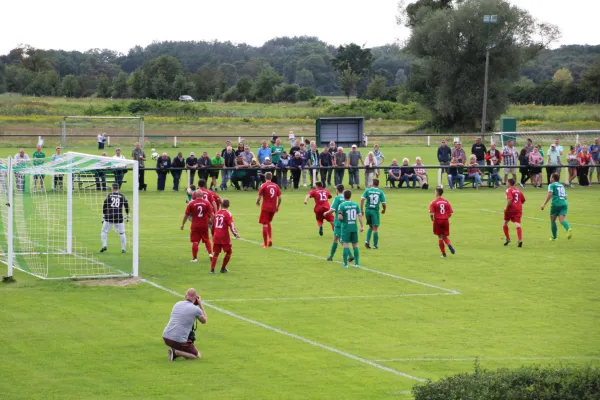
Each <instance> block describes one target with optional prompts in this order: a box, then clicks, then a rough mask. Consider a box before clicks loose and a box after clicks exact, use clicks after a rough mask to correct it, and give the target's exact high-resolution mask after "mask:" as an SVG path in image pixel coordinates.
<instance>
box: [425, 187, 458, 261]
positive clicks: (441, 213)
mask: <svg viewBox="0 0 600 400" xmlns="http://www.w3.org/2000/svg"><path fill="white" fill-rule="evenodd" d="M443 194H444V189H442V188H441V187H437V188H435V200H433V201H432V202H431V204H429V216H430V217H431V220H432V221H433V234H434V235H436V236H437V237H438V244H439V246H440V250H441V251H442V257H443V258H446V248H445V247H444V244H446V245H448V249H449V250H450V253H452V254H454V253H455V251H454V247H452V243H450V238H449V237H448V236H450V221H448V219H449V218H450V217H451V216H452V213H453V212H454V211H453V210H452V206H451V205H450V202H449V201H448V200H446V199H444V198H443V197H442V195H443Z"/></svg>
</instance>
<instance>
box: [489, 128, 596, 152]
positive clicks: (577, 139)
mask: <svg viewBox="0 0 600 400" xmlns="http://www.w3.org/2000/svg"><path fill="white" fill-rule="evenodd" d="M597 137H600V130H595V131H531V132H496V133H494V142H495V143H496V144H497V145H501V146H505V145H506V143H508V141H509V140H514V141H515V145H517V146H518V147H522V146H525V145H526V144H527V139H531V140H532V141H533V144H534V145H536V144H540V145H541V146H542V149H543V150H544V151H546V149H548V148H549V147H550V145H551V144H552V143H554V141H555V140H556V139H558V140H559V143H560V145H562V146H563V148H564V151H565V154H566V152H568V151H569V146H575V145H576V144H578V143H579V144H581V145H583V144H584V143H585V144H587V145H588V146H590V145H592V144H594V139H595V138H597Z"/></svg>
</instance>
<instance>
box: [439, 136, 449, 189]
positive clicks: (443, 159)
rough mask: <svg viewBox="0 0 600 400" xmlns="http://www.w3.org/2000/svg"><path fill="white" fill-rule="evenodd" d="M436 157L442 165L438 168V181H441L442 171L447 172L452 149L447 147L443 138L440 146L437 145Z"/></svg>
mask: <svg viewBox="0 0 600 400" xmlns="http://www.w3.org/2000/svg"><path fill="white" fill-rule="evenodd" d="M437 159H438V162H439V163H440V166H441V167H442V168H440V169H439V170H438V182H440V183H441V182H442V176H443V174H444V172H445V173H446V174H447V173H448V166H449V165H450V160H451V159H452V149H451V148H450V147H448V145H447V144H446V141H445V140H442V144H441V145H440V147H438V151H437Z"/></svg>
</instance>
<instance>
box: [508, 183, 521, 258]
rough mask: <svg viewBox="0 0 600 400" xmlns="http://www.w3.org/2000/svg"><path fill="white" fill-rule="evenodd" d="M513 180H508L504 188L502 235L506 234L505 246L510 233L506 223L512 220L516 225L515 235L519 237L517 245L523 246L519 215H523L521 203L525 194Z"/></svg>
mask: <svg viewBox="0 0 600 400" xmlns="http://www.w3.org/2000/svg"><path fill="white" fill-rule="evenodd" d="M515 183H516V182H515V180H514V179H512V178H511V179H509V180H508V189H506V206H505V207H504V226H503V229H504V236H506V242H505V243H504V245H505V246H508V244H509V243H510V234H509V233H508V223H509V222H514V223H515V226H516V227H517V237H518V238H519V247H523V231H522V230H521V217H522V216H523V203H525V195H524V194H523V193H522V192H521V191H520V190H519V189H517V188H516V187H515Z"/></svg>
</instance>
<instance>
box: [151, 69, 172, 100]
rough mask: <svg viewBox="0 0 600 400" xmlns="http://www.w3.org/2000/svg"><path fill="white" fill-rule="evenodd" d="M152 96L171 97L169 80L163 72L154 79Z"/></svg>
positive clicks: (160, 98)
mask: <svg viewBox="0 0 600 400" xmlns="http://www.w3.org/2000/svg"><path fill="white" fill-rule="evenodd" d="M152 96H153V97H154V98H155V99H159V100H162V99H168V98H170V97H171V90H170V87H169V82H167V78H165V76H164V75H163V74H162V73H159V74H158V75H157V76H156V77H155V78H154V79H153V80H152Z"/></svg>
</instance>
